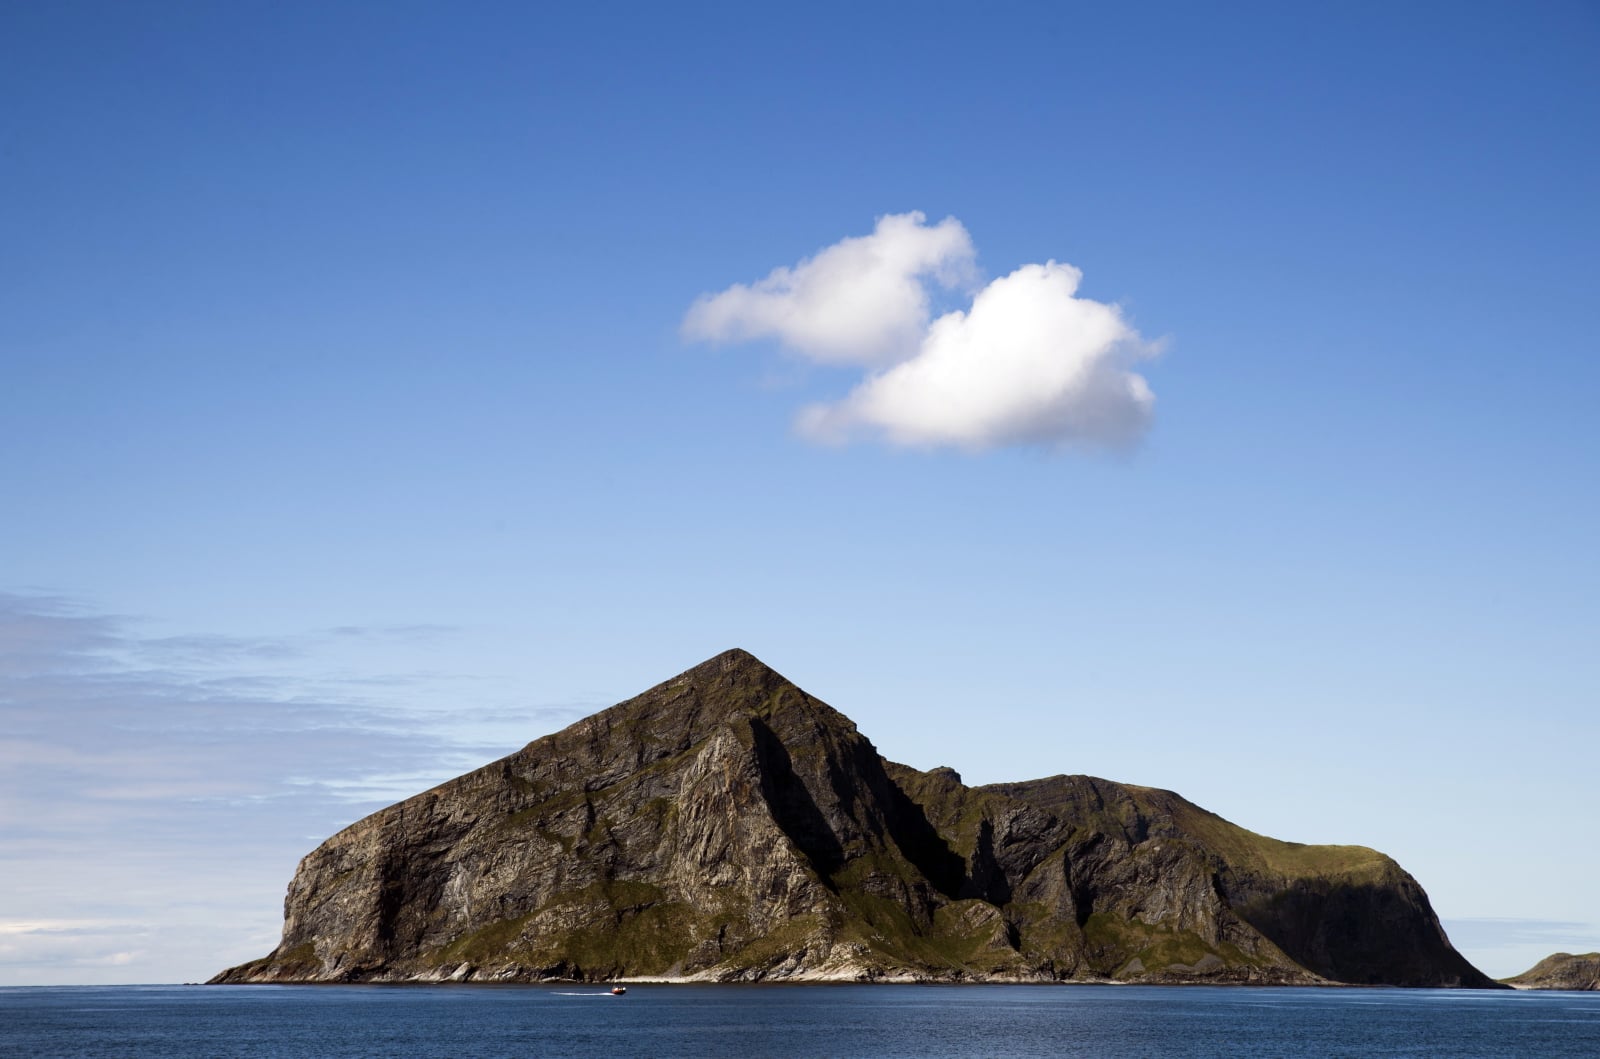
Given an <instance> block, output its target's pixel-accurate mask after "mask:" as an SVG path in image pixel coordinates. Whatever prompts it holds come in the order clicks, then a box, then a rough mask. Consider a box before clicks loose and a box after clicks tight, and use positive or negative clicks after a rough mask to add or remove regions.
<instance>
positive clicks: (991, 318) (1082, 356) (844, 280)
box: [683, 213, 1157, 449]
mask: <svg viewBox="0 0 1600 1059" xmlns="http://www.w3.org/2000/svg"><path fill="white" fill-rule="evenodd" d="M923 221H924V218H923V216H922V214H920V213H907V214H899V215H894V216H889V217H884V218H882V219H880V220H879V221H878V226H877V229H876V231H875V232H874V233H873V234H872V235H870V236H866V237H861V238H852V239H845V240H843V241H842V242H839V243H836V244H834V245H833V246H831V247H828V248H827V249H825V250H823V251H822V252H820V253H818V254H817V255H816V256H815V257H813V258H811V259H809V260H807V261H802V262H801V263H800V264H799V265H797V266H795V267H794V268H793V269H787V268H780V269H777V270H775V271H774V272H773V273H772V274H771V275H770V276H768V277H767V278H766V279H765V280H762V281H761V282H760V283H757V284H756V285H755V286H754V287H746V286H743V285H735V286H733V287H730V288H729V289H727V290H725V291H723V292H722V293H720V294H716V295H706V296H703V297H701V298H700V299H699V300H698V301H697V302H696V303H695V305H694V306H693V307H692V308H691V309H690V310H689V314H688V316H687V317H686V318H685V320H684V325H683V331H684V334H685V336H686V337H689V338H700V339H708V340H712V341H738V340H742V339H750V338H759V337H768V336H772V337H777V338H778V339H779V340H780V341H782V342H783V343H784V344H785V345H787V346H788V347H790V348H791V349H793V350H795V351H796V352H798V353H801V354H803V355H805V356H807V357H809V358H810V359H812V360H816V361H821V362H825V363H841V362H844V363H854V364H859V365H862V366H864V367H866V368H868V369H869V374H868V375H867V376H866V377H865V378H864V379H863V380H862V381H861V382H860V383H859V384H858V385H857V386H856V387H855V388H854V389H853V390H852V391H851V392H850V393H849V394H848V395H847V396H845V397H843V398H841V399H839V400H837V401H831V402H823V403H819V404H814V405H811V406H810V407H807V408H805V409H803V410H802V411H801V413H800V415H799V417H798V418H797V421H796V427H797V429H798V430H799V431H800V433H801V434H802V435H804V436H805V437H808V438H810V439H812V440H814V441H823V442H833V443H838V442H846V441H850V440H854V439H856V438H860V437H877V438H881V439H883V440H885V441H887V442H889V443H891V444H896V445H907V446H941V445H948V446H956V447H961V448H968V449H984V448H993V447H997V446H1004V445H1046V446H1057V445H1074V444H1076V445H1100V446H1108V447H1120V446H1125V445H1129V444H1132V443H1133V442H1135V441H1137V440H1138V439H1139V438H1140V437H1141V436H1142V435H1143V434H1144V432H1145V430H1146V429H1147V428H1148V426H1149V424H1150V419H1151V413H1152V411H1153V409H1154V405H1155V395H1154V394H1153V393H1152V392H1151V390H1150V386H1149V384H1148V383H1147V382H1146V381H1145V379H1144V377H1143V376H1141V375H1139V374H1137V373H1136V372H1135V371H1133V370H1132V367H1133V365H1134V363H1135V362H1137V361H1139V360H1141V359H1144V358H1148V357H1150V356H1152V355H1154V353H1155V352H1156V350H1157V347H1156V345H1154V344H1152V343H1149V342H1146V341H1145V340H1144V339H1143V338H1141V337H1140V335H1139V333H1138V332H1137V331H1135V330H1134V329H1133V327H1132V326H1130V325H1129V324H1128V322H1127V321H1126V320H1125V319H1124V318H1123V316H1122V312H1121V310H1120V309H1119V308H1118V307H1117V306H1115V305H1108V304H1105V303H1102V302H1097V301H1093V300H1092V299H1088V298H1081V297H1078V294H1077V291H1078V284H1079V282H1080V281H1081V279H1082V277H1083V274H1082V273H1081V272H1080V271H1079V270H1078V269H1076V268H1074V267H1072V266H1071V265H1068V264H1062V263H1057V262H1055V261H1048V262H1046V263H1044V264H1042V265H1038V264H1033V265H1024V266H1022V267H1021V268H1018V269H1017V270H1016V271H1014V272H1012V273H1011V274H1010V275H1007V276H1003V277H1001V278H999V279H996V280H994V281H993V282H992V283H990V284H989V285H988V286H987V287H984V288H983V289H982V290H980V291H978V293H977V294H976V295H975V296H974V298H973V300H972V305H971V307H970V309H968V310H966V311H964V312H963V311H957V312H950V313H946V314H945V315H943V316H941V317H939V318H938V319H937V320H933V321H932V323H929V316H930V312H929V297H930V283H932V282H940V283H944V284H946V285H950V284H951V282H952V280H953V277H955V276H956V275H958V274H959V273H961V272H963V271H969V270H970V269H971V266H972V260H973V249H972V244H971V241H970V240H969V238H968V237H967V232H966V229H965V228H963V227H962V226H961V224H960V223H959V222H958V221H956V220H955V219H954V218H947V219H946V220H944V221H942V222H941V223H940V224H939V225H937V226H936V227H933V228H928V227H926V226H925V225H924V224H923ZM940 233H943V234H940Z"/></svg>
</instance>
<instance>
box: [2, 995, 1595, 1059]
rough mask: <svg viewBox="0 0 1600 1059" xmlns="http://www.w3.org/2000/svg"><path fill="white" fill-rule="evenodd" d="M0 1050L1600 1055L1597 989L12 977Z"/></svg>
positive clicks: (134, 1053) (208, 1056)
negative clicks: (190, 982)
mask: <svg viewBox="0 0 1600 1059" xmlns="http://www.w3.org/2000/svg"><path fill="white" fill-rule="evenodd" d="M0 1055H7V1056H11V1055H15V1056H116V1057H118V1059H125V1057H126V1059H137V1057H143V1056H181V1057H197V1059H198V1057H205V1059H221V1057H231V1056H241V1057H242V1056H248V1057H252V1059H254V1057H274V1059H276V1057H296V1059H300V1057H307V1056H384V1057H389V1056H417V1057H430V1056H449V1057H452V1059H455V1057H465V1056H518V1057H527V1056H607V1057H611V1056H694V1057H696V1059H712V1057H719V1056H737V1057H740V1059H745V1057H749V1056H918V1057H922V1056H1064V1055H1065V1056H1095V1057H1102V1059H1116V1057H1121V1056H1164V1057H1165V1056H1272V1057H1275V1059H1276V1057H1297V1056H1317V1057H1322V1056H1362V1057H1367V1056H1450V1057H1453V1059H1465V1057H1472V1056H1483V1057H1491V1056H1492V1057H1494V1059H1502V1057H1506V1056H1585V1057H1593V1056H1600V994H1594V993H1511V992H1489V993H1484V992H1469V991H1451V990H1386V989H1243V988H1204V987H1195V986H1191V987H1167V988H1163V987H1159V986H986V985H983V986H979V985H974V986H892V985H875V986H852V985H840V986H825V985H818V986H711V985H707V986H688V985H677V986H650V985H636V986H633V987H632V988H631V989H630V990H629V992H628V995H627V996H625V997H613V996H610V995H607V994H605V993H603V992H601V991H599V990H596V989H592V988H589V989H586V988H584V987H574V986H561V987H545V986H212V987H202V986H188V987H185V986H115V987H94V986H74V987H59V988H55V987H41V988H26V989H19V988H9V989H5V988H0Z"/></svg>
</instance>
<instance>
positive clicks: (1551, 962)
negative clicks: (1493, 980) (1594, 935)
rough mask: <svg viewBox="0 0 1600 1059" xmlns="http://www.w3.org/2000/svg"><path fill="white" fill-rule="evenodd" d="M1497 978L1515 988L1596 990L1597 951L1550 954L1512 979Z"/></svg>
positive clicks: (1598, 982)
mask: <svg viewBox="0 0 1600 1059" xmlns="http://www.w3.org/2000/svg"><path fill="white" fill-rule="evenodd" d="M1500 980H1501V981H1502V982H1504V983H1505V984H1506V985H1509V986H1512V987H1513V988H1516V989H1581V990H1586V991H1587V990H1596V989H1600V952H1586V953H1584V954H1583V955H1581V956H1574V955H1573V954H1572V953H1570V952H1558V953H1554V954H1552V955H1550V956H1546V957H1545V958H1544V959H1542V960H1540V961H1539V962H1538V963H1536V964H1534V965H1533V966H1532V967H1530V968H1528V969H1527V970H1526V971H1523V972H1522V973H1521V974H1519V975H1517V976H1516V977H1515V978H1502V979H1500Z"/></svg>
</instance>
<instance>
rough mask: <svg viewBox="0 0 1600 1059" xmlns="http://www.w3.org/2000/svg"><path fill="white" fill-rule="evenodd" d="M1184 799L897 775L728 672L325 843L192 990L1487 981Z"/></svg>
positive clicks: (1106, 786) (656, 692)
mask: <svg viewBox="0 0 1600 1059" xmlns="http://www.w3.org/2000/svg"><path fill="white" fill-rule="evenodd" d="M1180 802H1181V799H1178V798H1177V796H1176V795H1167V794H1166V793H1165V792H1159V791H1150V790H1147V789H1145V788H1138V787H1130V786H1126V785H1122V784H1116V783H1112V782H1111V781H1107V780H1092V779H1088V778H1086V777H1081V776H1079V777H1066V776H1063V777H1056V778H1055V779H1052V780H1049V781H1040V782H1035V783H1031V784H1030V783H1023V784H1011V785H1003V784H1002V785H992V786H988V787H982V788H972V787H967V786H965V785H964V784H963V783H962V782H961V777H960V774H959V773H957V772H956V771H955V770H954V769H951V768H948V767H940V768H938V769H935V770H933V771H931V772H919V771H917V770H915V769H909V768H906V767H904V766H900V765H893V764H891V763H889V762H886V761H884V760H883V758H882V757H880V756H879V755H878V753H877V751H876V750H875V749H874V748H873V746H872V744H871V743H870V742H868V741H867V739H866V738H865V737H864V736H863V735H861V733H860V732H858V731H857V730H856V727H855V725H854V724H853V723H852V722H851V721H850V720H849V719H848V718H847V717H845V716H844V715H843V714H841V713H839V712H837V711H836V710H834V709H833V708H832V707H830V706H828V705H827V704H825V703H823V702H822V701H820V700H818V699H815V698H813V697H812V696H810V695H809V694H807V693H806V692H805V691H803V690H802V689H800V688H799V687H797V686H795V685H794V684H793V683H791V682H790V681H789V680H787V679H786V678H785V677H783V676H782V675H780V674H779V673H778V672H777V671H775V670H773V669H772V668H771V667H770V666H768V665H766V664H765V663H764V662H762V661H761V660H760V659H758V658H756V657H755V656H754V655H753V654H751V653H750V652H748V651H745V650H742V649H739V648H733V649H730V650H727V651H724V652H722V653H721V654H718V655H715V656H713V657H711V658H708V659H706V660H705V661H704V662H701V663H700V664H699V665H696V666H694V667H692V668H690V669H687V670H685V671H684V672H682V673H680V674H679V675H678V676H676V677H674V678H672V679H671V680H668V681H665V682H663V683H661V684H658V685H656V686H655V687H653V688H651V689H649V690H648V691H646V692H644V693H643V694H640V695H638V696H635V697H634V698H632V699H629V700H627V701H626V702H622V703H619V704H618V705H616V706H613V707H611V708H610V709H608V710H603V711H601V712H600V713H597V714H594V715H593V716H591V717H588V718H585V719H584V720H582V721H579V722H578V723H576V724H574V725H571V726H570V727H568V728H565V729H563V730H561V731H559V732H556V733H554V734H552V735H548V736H545V737H544V738H542V739H538V740H535V741H534V742H532V743H530V744H528V745H527V746H526V747H524V748H523V749H522V750H520V751H518V752H517V753H515V754H512V755H510V756H509V757H506V758H503V759H502V760H500V761H497V762H494V763H492V764H490V765H486V766H484V767H483V768H481V769H478V770H476V771H474V772H471V773H468V774H466V775H464V776H460V777H457V778H456V779H454V780H451V781H449V782H447V783H445V784H442V785H440V786H438V787H435V788H433V789H432V790H429V791H425V792H423V793H422V794H419V795H417V796H415V797H413V798H410V799H407V800H406V801H404V802H401V803H400V804H398V805H394V806H390V807H389V808H388V809H385V810H382V811H380V812H378V813H375V814H373V815H372V816H369V817H367V818H366V819H364V820H362V821H360V822H358V823H356V824H353V825H351V826H350V827H348V828H345V829H344V830H343V831H341V832H339V833H338V834H336V835H334V836H333V837H332V838H330V839H328V840H327V841H326V842H324V843H323V844H322V845H321V846H319V847H318V848H317V849H315V850H313V851H312V852H311V853H310V854H308V855H307V856H306V858H305V859H304V860H303V861H302V862H301V865H300V868H299V870H298V871H297V872H296V874H295V878H294V880H293V881H292V882H291V883H290V886H289V893H288V897H287V899H286V900H285V903H284V910H285V919H284V930H283V941H282V943H281V944H280V945H279V946H278V948H277V949H276V950H275V951H274V952H273V953H271V954H270V955H269V956H267V957H265V958H263V959H261V960H258V961H255V962H253V963H250V964H246V965H243V966H241V967H237V968H233V969H232V970H229V971H226V972H224V973H223V974H222V975H219V976H218V978H217V980H218V981H231V982H248V981H254V982H263V981H277V982H286V981H419V980H420V981H438V980H444V979H450V980H456V981H461V980H469V979H470V980H473V981H510V980H515V981H544V980H550V979H607V978H614V977H618V976H623V975H652V976H665V977H692V978H700V979H708V980H759V979H783V978H791V979H795V978H798V979H807V978H810V979H856V980H862V979H864V980H872V979H877V978H883V977H896V976H899V977H907V976H909V977H912V978H922V979H938V980H950V981H959V980H968V981H970V980H974V979H977V980H1007V981H1045V980H1053V981H1060V980H1079V981H1094V980H1102V981H1103V980H1106V979H1117V980H1121V981H1149V982H1166V981H1210V982H1224V981H1226V982H1261V983H1267V982H1273V983H1299V984H1313V983H1318V982H1327V981H1342V982H1353V983H1362V984H1391V985H1484V984H1488V982H1487V979H1485V978H1484V977H1483V975H1482V974H1481V973H1479V972H1478V971H1477V970H1476V969H1474V968H1472V967H1471V966H1470V965H1469V964H1467V963H1466V961H1465V960H1463V959H1462V958H1461V957H1460V955H1459V954H1457V953H1456V952H1455V951H1454V950H1453V949H1451V948H1450V945H1449V942H1448V939H1446V938H1445V937H1444V934H1443V932H1442V931H1441V930H1440V928H1439V925H1438V921H1437V919H1436V918H1435V917H1434V916H1433V913H1432V910H1431V908H1430V907H1429V906H1428V903H1427V896H1426V895H1425V894H1424V893H1423V892H1422V890H1421V888H1420V887H1418V886H1417V885H1416V883H1415V882H1414V881H1413V880H1411V879H1410V877H1409V876H1406V875H1404V873H1403V872H1399V871H1398V869H1396V870H1395V871H1394V872H1374V871H1372V870H1369V869H1370V867H1371V865H1370V863H1369V861H1370V860H1371V856H1369V855H1367V854H1368V853H1369V851H1359V852H1360V853H1361V854H1363V856H1355V855H1353V854H1352V853H1351V852H1350V851H1349V850H1347V849H1343V848H1341V847H1327V846H1304V847H1301V846H1295V847H1290V846H1288V845H1286V844H1283V843H1274V841H1273V840H1271V839H1265V838H1263V837H1262V836H1257V835H1253V834H1251V833H1250V832H1247V831H1244V830H1243V829H1241V828H1235V827H1233V825H1229V824H1227V823H1226V821H1222V820H1221V819H1220V818H1211V817H1210V816H1209V814H1203V811H1201V810H1199V809H1198V808H1197V807H1192V806H1189V805H1188V803H1182V804H1179V803H1180ZM1191 810H1192V811H1191ZM1280 847H1281V848H1280ZM1385 863H1387V862H1385Z"/></svg>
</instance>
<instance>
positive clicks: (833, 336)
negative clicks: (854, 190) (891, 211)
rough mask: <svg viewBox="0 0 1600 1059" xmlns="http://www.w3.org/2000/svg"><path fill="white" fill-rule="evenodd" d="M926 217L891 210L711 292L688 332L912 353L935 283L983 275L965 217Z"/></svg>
mask: <svg viewBox="0 0 1600 1059" xmlns="http://www.w3.org/2000/svg"><path fill="white" fill-rule="evenodd" d="M926 220H927V218H925V217H924V216H923V215H922V214H920V213H902V214H897V215H893V216H889V217H882V218H880V219H879V220H878V224H877V227H876V228H875V229H874V230H873V232H872V234H871V235H864V236H858V237H855V238H851V239H844V240H841V241H840V242H837V243H835V244H833V245H832V246H830V247H828V248H827V249H826V250H823V251H822V252H821V253H819V254H817V255H816V256H815V257H812V258H808V259H806V260H804V261H801V262H800V263H799V264H798V265H795V266H794V267H793V268H781V267H780V268H775V269H773V270H772V272H771V274H770V275H768V276H767V278H766V279H763V280H760V281H758V282H756V283H754V284H751V285H749V286H746V285H745V284H743V283H736V284H734V285H733V286H731V287H729V288H728V289H727V290H725V291H723V292H722V293H720V294H706V295H702V296H701V297H700V299H699V300H698V301H696V302H695V303H694V305H693V307H692V308H690V310H689V314H688V316H686V317H685V318H684V321H683V333H684V336H685V337H687V338H690V339H697V340H704V341H709V342H742V341H747V340H749V339H755V338H776V339H778V340H779V341H781V342H782V343H783V344H784V345H786V346H788V347H789V348H791V349H794V350H796V351H798V352H800V353H803V354H805V355H806V356H808V357H811V358H813V359H815V360H818V361H823V362H831V363H845V364H879V363H884V362H886V361H892V360H894V359H897V358H899V357H902V356H905V355H908V354H910V353H912V352H914V351H915V349H916V346H917V343H918V342H919V341H920V340H921V337H922V334H923V332H924V331H925V330H926V329H927V326H928V317H929V313H930V309H929V292H928V284H929V283H930V282H932V283H936V284H939V285H941V286H945V287H951V286H955V285H957V284H959V283H961V282H962V281H963V280H966V279H968V278H969V277H970V276H971V275H972V274H973V256H974V254H973V249H972V240H971V238H970V237H969V236H968V235H967V230H966V229H965V228H963V227H962V226H961V222H959V221H957V220H956V219H955V218H954V217H947V218H945V219H944V220H943V221H940V222H939V223H938V224H935V225H931V226H930V225H928V224H927V223H926Z"/></svg>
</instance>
